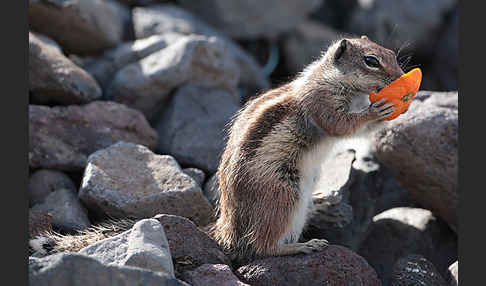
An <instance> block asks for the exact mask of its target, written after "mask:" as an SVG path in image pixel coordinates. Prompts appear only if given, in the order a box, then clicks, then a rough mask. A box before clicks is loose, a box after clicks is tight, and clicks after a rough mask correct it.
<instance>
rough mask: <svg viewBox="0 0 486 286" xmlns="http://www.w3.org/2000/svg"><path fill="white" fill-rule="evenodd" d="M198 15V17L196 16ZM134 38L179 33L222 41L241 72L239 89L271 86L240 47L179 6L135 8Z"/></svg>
mask: <svg viewBox="0 0 486 286" xmlns="http://www.w3.org/2000/svg"><path fill="white" fill-rule="evenodd" d="M196 14H198V13H196ZM132 17H133V26H134V31H135V37H136V38H137V39H141V38H146V37H149V36H151V35H156V34H166V33H179V34H184V35H191V34H197V35H205V36H208V37H209V36H215V37H218V38H219V39H221V40H223V41H224V42H225V43H226V45H227V46H228V50H229V52H230V53H231V54H232V55H233V58H234V59H235V61H236V62H237V64H238V66H239V69H240V85H242V86H245V87H246V88H249V89H250V90H252V91H257V90H260V89H268V88H269V87H270V83H269V82H268V79H267V78H266V76H265V74H264V73H263V70H262V68H261V67H260V66H259V64H258V63H257V62H256V61H255V59H254V58H252V57H251V56H249V55H248V54H247V53H246V52H245V51H244V50H243V49H242V48H241V47H240V46H239V45H237V44H236V43H234V42H233V41H232V40H230V39H229V38H228V37H226V36H224V35H223V34H222V33H220V32H219V31H216V30H215V29H214V28H212V27H210V26H208V25H207V24H206V23H205V22H203V21H202V20H201V19H199V18H198V17H196V16H195V15H193V14H191V13H190V12H188V11H186V10H184V9H181V8H180V7H178V6H175V5H171V4H165V5H153V6H150V7H136V8H134V9H133V12H132Z"/></svg>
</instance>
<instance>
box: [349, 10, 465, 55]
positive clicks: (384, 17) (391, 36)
mask: <svg viewBox="0 0 486 286" xmlns="http://www.w3.org/2000/svg"><path fill="white" fill-rule="evenodd" d="M358 3H359V4H360V7H357V8H356V9H354V11H353V14H352V15H351V17H350V21H349V23H348V27H347V28H348V30H349V31H353V32H354V33H355V34H358V35H361V34H364V35H367V36H368V37H369V38H370V40H373V41H375V42H377V43H380V44H382V45H384V46H386V47H388V48H392V49H394V50H397V49H399V48H401V47H402V48H403V47H404V45H407V44H410V45H411V48H413V50H414V51H420V52H421V53H422V54H423V55H432V56H433V55H434V53H436V52H437V51H435V50H434V49H435V43H436V42H437V40H438V38H439V35H440V33H439V31H440V29H441V25H442V22H443V20H444V14H446V13H447V12H449V11H450V10H452V9H453V8H454V5H455V4H456V0H440V1H426V2H424V1H421V0H410V1H388V0H371V1H358Z"/></svg>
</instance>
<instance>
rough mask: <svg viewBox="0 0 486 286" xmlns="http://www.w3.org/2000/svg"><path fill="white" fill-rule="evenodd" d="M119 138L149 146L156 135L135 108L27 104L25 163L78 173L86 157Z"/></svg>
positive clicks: (110, 104) (101, 104) (100, 104)
mask: <svg viewBox="0 0 486 286" xmlns="http://www.w3.org/2000/svg"><path fill="white" fill-rule="evenodd" d="M120 140H124V141H129V142H134V143H137V144H142V145H145V146H148V147H149V148H153V147H154V146H155V144H156V142H157V134H156V133H155V131H154V130H153V129H152V128H151V127H150V125H149V124H148V122H147V120H146V119H145V118H144V117H143V115H142V114H141V113H140V112H138V111H137V110H133V109H131V108H128V107H126V106H124V105H122V104H119V103H115V102H108V101H95V102H91V103H88V104H86V105H81V106H77V105H70V106H67V107H62V106H55V107H47V106H38V105H29V166H30V167H31V168H51V169H58V170H64V171H75V172H79V171H81V170H83V168H84V167H85V166H86V160H87V157H88V156H89V155H90V154H91V153H93V152H95V151H97V150H99V149H102V148H106V147H108V146H110V145H112V144H113V143H116V142H118V141H120Z"/></svg>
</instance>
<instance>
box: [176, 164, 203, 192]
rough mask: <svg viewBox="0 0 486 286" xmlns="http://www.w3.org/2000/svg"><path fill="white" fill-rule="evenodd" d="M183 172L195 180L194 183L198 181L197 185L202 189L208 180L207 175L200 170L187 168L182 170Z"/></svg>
mask: <svg viewBox="0 0 486 286" xmlns="http://www.w3.org/2000/svg"><path fill="white" fill-rule="evenodd" d="M182 172H184V174H186V175H189V176H190V177H191V178H193V179H194V181H196V183H197V184H198V185H199V186H200V187H201V188H202V185H203V184H204V180H205V179H206V174H204V172H203V171H202V170H199V169H198V168H185V169H182Z"/></svg>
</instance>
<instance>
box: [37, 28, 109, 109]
mask: <svg viewBox="0 0 486 286" xmlns="http://www.w3.org/2000/svg"><path fill="white" fill-rule="evenodd" d="M29 94H30V95H31V99H32V100H33V101H35V103H40V104H42V103H60V104H77V103H87V102H90V101H93V100H95V99H98V98H100V97H101V89H100V87H99V86H98V83H97V82H96V81H95V80H94V79H93V77H91V75H90V74H88V73H87V72H85V71H84V70H83V69H81V68H80V67H78V66H77V65H75V64H74V63H73V62H71V60H69V59H68V58H66V57H65V56H64V55H63V54H62V51H61V48H60V47H59V46H57V44H55V43H54V42H53V41H52V40H50V39H48V38H46V37H43V36H39V35H37V34H35V33H31V32H29Z"/></svg>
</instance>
